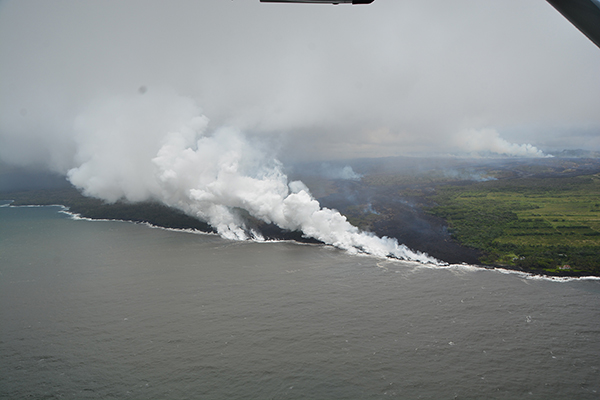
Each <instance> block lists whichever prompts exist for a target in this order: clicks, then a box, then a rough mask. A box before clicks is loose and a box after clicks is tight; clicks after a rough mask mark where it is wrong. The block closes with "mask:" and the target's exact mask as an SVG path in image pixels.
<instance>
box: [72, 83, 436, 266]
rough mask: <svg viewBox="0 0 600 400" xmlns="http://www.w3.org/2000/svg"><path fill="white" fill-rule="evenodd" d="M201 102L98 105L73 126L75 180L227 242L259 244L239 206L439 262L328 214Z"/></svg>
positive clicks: (293, 226) (331, 239)
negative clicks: (199, 224) (178, 217)
mask: <svg viewBox="0 0 600 400" xmlns="http://www.w3.org/2000/svg"><path fill="white" fill-rule="evenodd" d="M208 124H209V121H208V118H206V117H205V116H204V115H202V113H201V110H200V109H199V107H198V106H197V105H196V104H195V102H194V101H193V100H192V99H189V98H185V97H181V96H174V95H170V96H165V95H151V94H150V93H146V94H144V95H143V96H140V95H136V96H135V97H129V98H124V97H120V98H111V99H107V100H105V101H102V102H97V103H96V104H94V105H92V107H90V108H89V109H88V110H87V111H86V112H84V113H83V114H82V115H80V116H79V117H78V118H77V119H76V121H75V124H74V132H75V134H74V138H75V142H76V148H77V152H76V155H75V163H76V166H75V167H73V168H71V169H70V170H69V171H68V173H67V177H68V179H69V180H70V182H71V183H72V184H73V185H75V186H76V187H78V188H79V189H80V190H82V192H83V193H84V194H85V195H87V196H93V197H97V198H101V199H104V200H106V201H108V202H114V201H117V200H119V199H123V198H124V199H127V200H129V201H134V202H135V201H142V200H149V199H153V200H158V201H160V202H162V203H164V204H166V205H168V206H170V207H175V208H177V209H180V210H182V211H184V212H185V213H187V214H188V215H191V216H194V217H196V218H199V219H201V220H204V221H206V222H208V223H209V224H210V225H211V226H213V227H214V228H215V229H216V231H217V232H218V233H219V234H220V235H221V236H222V237H224V238H227V239H232V240H246V239H258V240H260V239H261V237H260V234H259V233H256V232H252V231H250V230H249V229H247V227H246V225H245V223H244V220H243V218H242V216H241V214H240V210H245V211H246V212H247V213H249V214H250V215H251V216H253V217H255V218H258V219H260V220H262V221H264V222H266V223H274V224H276V225H277V226H279V227H280V228H282V229H285V230H290V231H296V230H298V231H301V232H302V233H303V235H304V236H306V237H310V238H314V239H317V240H320V241H322V242H324V243H327V244H330V245H333V246H335V247H338V248H340V249H344V250H347V251H349V252H352V253H367V254H372V255H375V256H380V257H390V256H391V257H395V258H399V259H404V260H414V261H419V262H423V263H438V261H437V260H435V259H434V258H432V257H430V256H428V255H426V254H423V253H420V252H415V251H412V250H410V249H409V248H407V247H406V246H404V245H402V244H399V243H398V242H397V240H395V239H392V238H388V237H383V238H380V237H377V236H376V235H374V234H372V233H369V232H364V231H361V230H359V229H358V228H356V227H355V226H353V225H351V224H350V223H349V222H348V221H347V219H346V217H345V216H343V215H341V214H340V213H339V212H338V211H336V210H332V209H328V208H322V207H321V206H320V204H319V202H318V201H317V200H315V199H314V198H313V197H312V195H311V194H310V191H309V190H308V188H307V187H306V186H305V185H304V184H303V183H302V182H300V181H293V182H289V181H288V178H287V176H286V175H285V174H284V173H283V172H282V166H281V164H280V163H279V162H278V161H277V160H276V159H274V158H273V157H270V156H269V155H268V151H267V148H266V147H264V146H262V145H261V144H260V143H256V142H253V141H250V140H249V139H248V138H247V137H245V136H244V135H243V134H242V133H241V132H240V131H238V130H236V129H233V128H221V129H216V130H213V131H210V130H209V126H208Z"/></svg>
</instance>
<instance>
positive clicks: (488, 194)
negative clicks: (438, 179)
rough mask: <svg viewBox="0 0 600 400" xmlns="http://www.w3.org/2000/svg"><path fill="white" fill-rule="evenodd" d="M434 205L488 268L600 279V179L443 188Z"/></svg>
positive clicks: (527, 180) (533, 180)
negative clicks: (589, 274) (478, 251)
mask: <svg viewBox="0 0 600 400" xmlns="http://www.w3.org/2000/svg"><path fill="white" fill-rule="evenodd" d="M432 199H433V201H434V202H435V203H436V205H435V206H433V207H432V208H431V209H430V213H432V214H434V215H436V216H440V217H443V218H445V219H446V220H447V222H448V224H449V227H450V229H451V233H452V235H453V237H455V238H456V239H457V240H458V241H459V242H460V243H461V244H463V245H466V246H470V247H473V248H476V249H480V250H482V251H483V252H484V253H485V256H483V257H482V258H481V259H480V261H481V262H482V263H484V264H492V265H506V266H512V267H521V268H523V269H527V270H541V271H543V272H545V273H571V274H572V273H575V274H578V273H584V274H585V273H593V274H599V273H600V174H596V175H584V176H577V177H553V178H522V179H516V180H515V179H510V180H498V181H488V182H480V183H474V184H472V185H468V186H452V185H448V186H440V187H438V189H437V192H436V195H434V196H433V197H432Z"/></svg>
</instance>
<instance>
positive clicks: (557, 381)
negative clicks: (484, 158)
mask: <svg viewBox="0 0 600 400" xmlns="http://www.w3.org/2000/svg"><path fill="white" fill-rule="evenodd" d="M59 210H60V208H58V207H35V208H22V207H1V208H0V341H1V345H0V359H1V361H0V398H27V397H30V398H72V399H85V398H102V399H130V398H131V399H134V398H145V399H164V398H169V399H179V398H181V399H183V398H206V399H230V398H240V399H243V398H248V399H257V398H261V399H262V398H266V399H306V398H311V399H374V398H385V397H396V398H406V399H408V398H410V399H417V398H422V399H446V398H447V399H452V398H472V399H474V398H488V399H514V398H529V399H554V398H569V399H596V398H598V396H600V361H599V359H600V357H598V355H599V354H600V307H599V306H600V282H599V281H598V280H585V279H584V280H581V279H576V280H570V281H568V282H557V281H552V280H549V279H534V278H531V277H527V276H524V275H518V274H512V273H502V272H499V271H493V270H483V269H478V268H473V267H453V268H437V267H433V266H420V265H418V264H415V263H406V262H400V261H390V260H382V259H377V258H374V257H367V256H352V255H349V254H346V253H344V252H342V251H339V250H336V249H333V248H330V247H325V246H318V245H299V244H295V243H286V242H279V243H254V242H231V241H226V240H223V239H221V238H219V237H217V236H214V235H198V234H192V233H187V232H175V231H167V230H163V229H152V228H150V227H148V226H144V225H139V224H131V223H124V222H118V221H86V220H73V219H72V218H70V217H69V216H67V215H65V214H61V213H59V212H58V211H59Z"/></svg>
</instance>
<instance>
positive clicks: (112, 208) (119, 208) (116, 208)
mask: <svg viewBox="0 0 600 400" xmlns="http://www.w3.org/2000/svg"><path fill="white" fill-rule="evenodd" d="M61 192H62V193H55V194H54V195H49V194H50V193H48V192H47V191H45V193H43V195H44V196H43V197H44V198H40V197H39V195H40V193H39V191H35V192H14V193H3V194H1V195H0V197H4V198H6V199H3V200H0V202H4V203H5V204H1V205H0V206H2V207H42V206H56V207H61V208H62V210H61V211H60V212H63V213H65V214H68V215H70V216H71V217H72V218H74V219H85V220H90V221H123V222H131V223H139V224H145V225H148V226H150V227H153V228H159V229H166V230H174V231H181V232H188V233H195V234H208V235H215V234H216V232H215V231H214V229H212V227H210V226H209V225H208V224H206V223H204V222H202V221H199V220H197V219H195V218H192V217H189V216H187V215H185V214H183V213H182V212H180V211H178V210H174V209H172V208H169V207H166V206H163V205H160V204H157V203H152V202H145V203H136V204H131V203H122V202H121V203H119V202H117V203H115V204H106V203H103V202H102V201H100V200H98V199H90V198H86V197H83V196H82V195H81V194H79V192H76V191H75V190H74V189H73V190H68V191H66V192H65V191H61ZM32 194H35V195H34V196H31V195H32ZM10 197H14V198H12V199H9V198H10ZM59 197H62V199H63V200H65V201H57V200H59V199H58V198H59ZM36 199H37V200H36ZM82 199H83V200H82ZM75 200H77V201H75ZM84 204H85V206H84ZM90 204H91V205H90ZM127 212H131V214H127ZM158 217H159V218H158ZM437 222H438V223H439V222H440V221H437ZM249 225H250V227H251V228H252V229H255V230H257V231H259V232H260V233H261V236H262V238H261V239H258V238H255V239H251V240H255V241H256V242H262V241H264V242H273V241H291V242H296V243H301V244H323V243H322V242H320V241H318V240H315V239H310V238H305V237H303V236H302V233H301V232H290V231H284V230H282V229H280V228H279V227H277V226H274V225H273V224H266V223H264V222H262V221H257V220H254V219H253V220H251V221H249ZM388 227H389V225H388ZM375 233H378V232H375ZM387 233H388V235H387V236H389V237H394V238H396V239H398V240H399V242H400V243H404V242H402V241H401V239H400V238H398V237H395V236H392V235H390V234H389V233H393V232H390V231H388V232H387ZM379 234H381V233H379ZM448 241H449V239H448V238H446V242H448ZM454 246H459V247H463V248H464V249H465V251H474V250H472V249H468V248H465V247H464V246H460V245H459V244H457V243H454ZM409 247H410V246H409ZM415 250H419V251H423V250H421V249H418V248H416V249H415ZM441 261H443V262H446V263H447V265H448V266H450V267H453V266H456V267H460V266H461V265H466V266H472V267H475V268H480V269H488V270H497V271H498V272H501V273H517V274H524V275H526V276H527V277H529V278H536V277H540V278H548V279H557V278H558V279H561V280H562V278H564V279H600V276H598V275H593V274H589V273H585V272H584V271H577V270H564V271H560V272H557V271H546V270H542V269H525V268H521V267H516V266H510V265H486V264H481V263H474V262H467V261H462V260H461V261H458V262H447V260H444V259H441ZM441 268H447V267H444V266H441Z"/></svg>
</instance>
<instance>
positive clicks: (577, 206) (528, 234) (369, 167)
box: [0, 158, 600, 276]
mask: <svg viewBox="0 0 600 400" xmlns="http://www.w3.org/2000/svg"><path fill="white" fill-rule="evenodd" d="M341 165H342V164H340V165H339V166H340V167H341ZM344 165H352V168H354V170H355V171H359V173H360V175H359V174H355V175H354V176H351V179H348V177H347V176H344V177H343V179H342V178H340V177H335V176H329V177H328V176H323V174H322V173H320V168H319V167H318V166H315V165H300V166H296V167H295V171H292V172H291V175H292V178H294V179H302V180H303V181H304V182H305V183H306V184H307V185H308V187H309V188H310V189H311V191H312V193H313V195H314V196H315V197H316V198H317V199H318V200H319V201H320V203H321V205H322V206H324V207H329V208H334V209H337V210H339V211H340V212H341V213H342V214H344V215H346V216H347V218H348V220H349V221H350V222H351V223H352V224H354V225H356V226H358V227H359V228H361V229H363V230H368V231H371V232H374V233H375V234H377V235H379V236H388V237H394V238H397V239H398V241H399V242H400V243H404V244H406V245H407V246H408V247H410V248H411V249H414V250H418V251H421V252H425V253H428V254H429V255H431V256H433V257H436V258H438V259H440V260H443V261H446V262H449V263H468V264H475V265H481V266H486V267H503V268H509V269H515V270H521V271H526V272H533V273H540V274H545V275H561V276H583V275H597V276H600V160H598V159H585V158H578V159H560V158H555V159H538V160H518V161H515V160H494V161H490V160H486V161H473V160H456V159H452V160H446V161H445V162H440V161H436V162H431V160H429V161H424V160H419V159H407V158H391V159H380V160H353V161H351V162H345V164H344ZM337 167H338V166H336V165H335V164H334V165H328V166H327V169H328V170H335V168H337ZM0 197H2V198H6V199H11V200H14V203H13V204H14V205H25V204H38V205H47V204H62V205H65V206H67V207H69V209H70V211H71V212H74V213H77V214H80V215H82V216H84V217H88V218H93V219H119V220H127V221H134V222H146V223H150V224H153V225H157V226H161V227H166V228H177V229H194V230H199V231H203V232H214V230H213V229H212V228H211V227H210V226H209V225H208V224H206V223H205V222H202V221H199V220H197V219H195V218H192V217H190V216H188V215H185V214H183V213H182V212H180V211H178V210H174V209H172V208H168V207H166V206H164V205H161V204H158V203H154V202H144V203H135V204H132V203H127V202H123V201H120V202H117V203H114V204H107V203H105V202H103V201H101V200H98V199H93V198H87V197H84V196H82V195H81V194H80V193H79V192H78V191H77V190H76V189H74V188H72V187H60V188H45V189H37V190H19V191H14V190H13V191H10V190H3V193H0ZM246 217H247V223H248V226H249V227H251V228H253V229H254V230H257V231H259V232H261V234H262V235H263V237H264V238H265V239H283V240H296V241H300V242H313V243H318V242H317V241H316V240H314V239H310V238H305V237H303V235H302V234H301V233H300V232H289V231H285V230H282V229H280V228H278V227H276V226H274V225H272V224H266V223H264V222H262V221H258V220H256V219H253V218H251V217H250V216H249V215H247V216H246Z"/></svg>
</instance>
